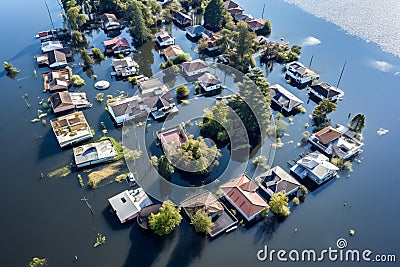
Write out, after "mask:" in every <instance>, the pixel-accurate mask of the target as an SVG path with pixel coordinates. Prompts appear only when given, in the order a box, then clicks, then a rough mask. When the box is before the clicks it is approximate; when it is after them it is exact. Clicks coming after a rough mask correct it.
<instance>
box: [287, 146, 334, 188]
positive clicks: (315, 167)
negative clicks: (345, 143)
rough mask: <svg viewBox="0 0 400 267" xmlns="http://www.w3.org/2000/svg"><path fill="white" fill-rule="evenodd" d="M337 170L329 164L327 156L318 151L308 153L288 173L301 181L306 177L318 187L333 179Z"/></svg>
mask: <svg viewBox="0 0 400 267" xmlns="http://www.w3.org/2000/svg"><path fill="white" fill-rule="evenodd" d="M338 170H339V168H338V167H336V166H335V165H333V164H332V163H330V162H329V158H328V157H327V156H325V155H323V154H322V153H320V152H318V151H315V152H312V153H309V154H308V155H306V156H305V157H303V158H301V159H300V160H298V161H297V162H296V165H294V166H293V167H292V168H290V171H291V172H292V173H294V174H295V175H297V176H298V177H300V178H301V179H304V178H306V177H308V178H310V179H312V180H313V181H314V182H316V183H317V184H318V185H320V184H322V183H323V182H325V181H327V180H329V179H330V178H332V177H334V176H335V175H336V173H337V171H338Z"/></svg>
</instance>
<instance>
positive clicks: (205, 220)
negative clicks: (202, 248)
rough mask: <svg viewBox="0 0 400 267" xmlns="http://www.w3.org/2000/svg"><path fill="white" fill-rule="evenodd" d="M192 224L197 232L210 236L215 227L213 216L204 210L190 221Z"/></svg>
mask: <svg viewBox="0 0 400 267" xmlns="http://www.w3.org/2000/svg"><path fill="white" fill-rule="evenodd" d="M190 224H191V225H193V226H194V230H195V231H196V232H200V233H205V234H210V233H211V227H213V226H214V223H213V222H212V219H211V216H209V215H208V214H207V213H206V212H205V211H204V210H198V211H196V213H195V214H194V215H193V217H192V219H191V220H190Z"/></svg>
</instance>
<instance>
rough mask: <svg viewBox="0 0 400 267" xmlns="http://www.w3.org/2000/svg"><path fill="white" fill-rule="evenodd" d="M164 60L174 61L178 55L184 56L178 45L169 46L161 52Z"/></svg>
mask: <svg viewBox="0 0 400 267" xmlns="http://www.w3.org/2000/svg"><path fill="white" fill-rule="evenodd" d="M161 53H162V55H163V56H164V58H165V60H174V59H175V58H176V57H177V56H178V55H182V54H185V52H183V50H182V48H181V47H180V46H179V45H171V46H168V47H167V48H165V49H163V50H162V51H161Z"/></svg>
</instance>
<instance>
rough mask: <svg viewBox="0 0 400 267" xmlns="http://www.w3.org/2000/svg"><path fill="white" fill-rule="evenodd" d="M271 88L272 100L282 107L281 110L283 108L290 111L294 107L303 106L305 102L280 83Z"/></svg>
mask: <svg viewBox="0 0 400 267" xmlns="http://www.w3.org/2000/svg"><path fill="white" fill-rule="evenodd" d="M269 89H270V90H269V95H270V96H271V100H272V101H273V102H274V103H276V104H277V105H278V106H279V107H280V108H281V110H280V111H282V110H283V111H286V112H287V113H290V112H292V111H293V109H294V108H296V107H298V106H301V105H302V104H303V103H304V102H303V101H301V100H300V99H299V98H298V97H296V96H295V95H293V94H292V93H291V92H289V91H288V90H286V89H285V88H283V87H282V86H281V85H279V84H274V85H271V86H270V87H269Z"/></svg>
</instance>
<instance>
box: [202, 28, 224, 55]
mask: <svg viewBox="0 0 400 267" xmlns="http://www.w3.org/2000/svg"><path fill="white" fill-rule="evenodd" d="M202 37H203V41H205V42H206V49H207V51H208V52H212V51H215V50H217V49H218V48H219V46H218V45H217V41H218V39H220V37H219V35H218V34H216V33H215V32H213V31H210V30H207V29H205V30H204V31H203V33H202Z"/></svg>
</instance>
